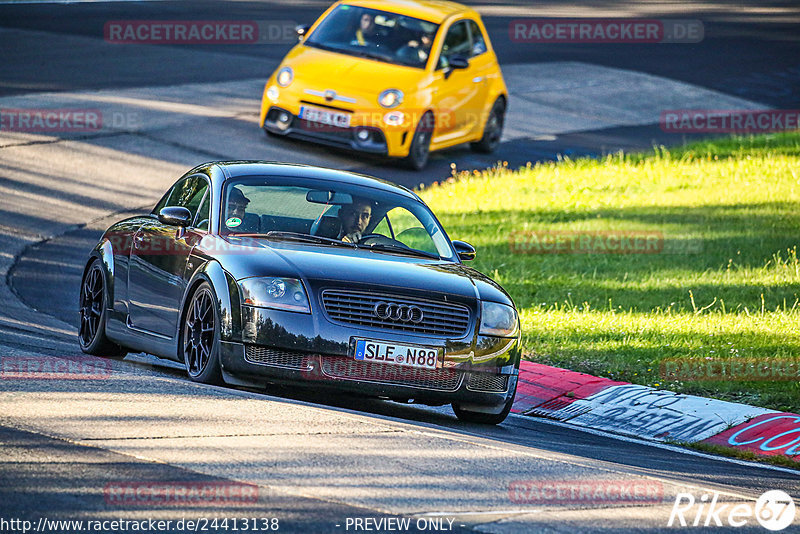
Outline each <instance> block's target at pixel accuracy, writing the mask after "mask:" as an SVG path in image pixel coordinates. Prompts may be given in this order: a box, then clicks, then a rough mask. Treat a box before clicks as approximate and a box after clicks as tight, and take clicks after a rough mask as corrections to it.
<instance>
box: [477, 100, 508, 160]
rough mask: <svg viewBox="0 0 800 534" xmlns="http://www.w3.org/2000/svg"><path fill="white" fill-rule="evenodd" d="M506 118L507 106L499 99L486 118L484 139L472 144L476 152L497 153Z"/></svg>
mask: <svg viewBox="0 0 800 534" xmlns="http://www.w3.org/2000/svg"><path fill="white" fill-rule="evenodd" d="M505 116H506V104H505V102H504V101H503V99H502V98H498V99H497V100H495V101H494V104H493V105H492V110H491V111H490V112H489V116H488V117H487V118H486V125H485V126H484V127H483V137H481V140H480V141H477V142H475V143H470V147H471V148H472V150H474V151H475V152H483V153H484V154H490V153H492V152H494V151H495V149H496V148H497V145H499V144H500V138H501V137H502V136H503V124H504V122H505Z"/></svg>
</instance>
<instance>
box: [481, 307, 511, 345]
mask: <svg viewBox="0 0 800 534" xmlns="http://www.w3.org/2000/svg"><path fill="white" fill-rule="evenodd" d="M517 324H518V320H517V310H515V309H514V308H512V307H511V306H506V305H505V304H498V303H496V302H481V328H480V330H479V332H478V333H479V334H484V335H487V336H501V337H510V336H513V335H515V334H516V333H517Z"/></svg>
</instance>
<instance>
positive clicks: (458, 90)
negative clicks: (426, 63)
mask: <svg viewBox="0 0 800 534" xmlns="http://www.w3.org/2000/svg"><path fill="white" fill-rule="evenodd" d="M470 22H472V21H470V20H468V19H461V20H457V21H455V22H453V23H452V24H450V26H449V27H448V29H447V33H446V34H445V38H444V40H443V43H442V47H441V51H440V53H439V59H438V64H437V66H436V71H435V80H436V82H435V84H436V86H437V90H436V91H435V93H434V95H435V96H434V98H436V105H435V112H436V113H437V115H438V118H437V120H436V131H435V133H434V139H433V142H432V145H434V146H435V147H436V148H441V147H443V146H449V145H454V144H458V143H463V142H464V141H466V140H468V138H469V137H470V135H472V134H474V132H475V130H476V128H479V127H480V126H479V125H480V124H481V122H480V121H481V117H482V112H483V108H484V107H485V102H486V96H487V92H488V85H487V83H486V74H487V73H486V69H487V67H490V65H488V64H487V63H486V62H485V61H484V60H483V59H481V58H480V57H479V56H475V57H472V56H473V43H472V39H471V37H470V27H469V26H470V25H469V23H470ZM472 23H473V24H474V22H472ZM483 55H484V56H488V54H483ZM464 62H466V64H464Z"/></svg>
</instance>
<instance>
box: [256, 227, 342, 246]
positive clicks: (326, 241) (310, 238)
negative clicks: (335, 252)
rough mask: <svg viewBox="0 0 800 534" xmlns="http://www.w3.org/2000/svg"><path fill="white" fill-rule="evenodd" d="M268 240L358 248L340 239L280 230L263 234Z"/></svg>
mask: <svg viewBox="0 0 800 534" xmlns="http://www.w3.org/2000/svg"><path fill="white" fill-rule="evenodd" d="M263 236H264V237H266V238H267V239H271V238H272V239H282V240H287V241H300V242H302V243H317V244H320V245H339V246H345V247H349V248H356V245H355V243H346V242H344V241H340V240H339V239H332V238H330V237H322V236H318V235H311V234H301V233H299V232H281V231H278V230H271V231H269V232H267V233H266V234H263Z"/></svg>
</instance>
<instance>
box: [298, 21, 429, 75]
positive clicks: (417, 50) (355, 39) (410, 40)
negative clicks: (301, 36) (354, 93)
mask: <svg viewBox="0 0 800 534" xmlns="http://www.w3.org/2000/svg"><path fill="white" fill-rule="evenodd" d="M438 29H439V25H438V24H434V23H433V22H428V21H425V20H421V19H416V18H413V17H407V16H405V15H398V14H397V13H390V12H388V11H379V10H377V9H369V8H365V7H356V6H349V5H340V6H338V7H337V8H335V9H334V10H333V11H331V12H330V13H329V14H328V16H327V17H325V19H324V20H323V21H322V22H320V23H319V25H318V26H317V27H316V29H314V31H313V32H312V33H311V35H309V36H308V38H307V39H306V40H305V41H304V44H305V45H306V46H312V47H315V48H322V49H324V50H332V51H334V52H340V53H342V54H349V55H352V56H359V57H366V58H369V59H375V60H378V61H384V62H386V63H395V64H398V65H407V66H409V67H417V68H424V67H425V65H426V64H427V63H428V56H429V55H430V52H431V45H432V44H433V39H434V37H435V35H436V31H437V30H438Z"/></svg>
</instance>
